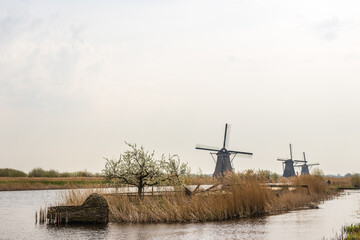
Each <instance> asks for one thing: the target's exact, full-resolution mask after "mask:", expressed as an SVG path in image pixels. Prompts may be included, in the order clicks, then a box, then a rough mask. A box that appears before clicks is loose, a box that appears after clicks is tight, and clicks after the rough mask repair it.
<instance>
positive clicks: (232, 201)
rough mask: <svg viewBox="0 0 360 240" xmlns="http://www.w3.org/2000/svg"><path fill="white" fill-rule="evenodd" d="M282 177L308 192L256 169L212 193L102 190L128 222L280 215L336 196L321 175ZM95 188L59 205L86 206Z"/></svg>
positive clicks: (66, 196) (222, 182) (221, 181)
mask: <svg viewBox="0 0 360 240" xmlns="http://www.w3.org/2000/svg"><path fill="white" fill-rule="evenodd" d="M280 180H281V181H283V183H284V184H285V183H286V184H291V185H307V186H308V189H309V191H308V190H307V188H301V187H299V188H296V189H290V190H289V189H288V188H280V189H277V190H271V189H270V188H268V187H267V185H266V182H265V181H263V180H261V179H259V177H258V175H257V174H256V173H254V172H253V171H247V172H244V173H237V174H228V175H227V176H225V177H224V178H218V179H216V181H217V183H216V184H217V185H218V186H219V188H217V189H214V190H213V191H204V192H201V191H200V192H197V193H195V192H194V194H190V195H189V194H186V193H185V191H181V188H177V190H178V191H177V192H169V193H168V194H166V193H163V194H161V195H145V196H144V197H143V198H139V197H138V196H137V195H133V196H129V195H126V194H108V193H106V192H104V191H103V192H102V194H103V196H104V197H105V198H106V199H107V201H108V204H109V207H110V220H111V221H114V222H126V223H148V222H203V221H220V220H229V219H237V218H242V217H252V216H260V215H265V214H277V213H281V212H283V211H288V210H295V209H303V208H314V207H316V205H317V204H318V202H319V201H321V200H324V199H326V198H329V197H331V196H332V195H333V194H335V191H334V190H332V189H331V187H330V186H329V184H327V183H326V181H324V179H323V178H322V177H317V176H310V175H307V176H300V177H293V178H290V179H283V178H281V179H280ZM214 181H215V180H214ZM220 186H221V187H220ZM92 192H93V190H90V189H89V190H87V191H78V190H70V191H67V192H65V193H63V195H62V196H61V198H60V199H59V205H81V204H82V202H83V201H84V200H85V199H86V197H88V196H89V195H90V194H91V193H92ZM97 192H99V193H101V191H97Z"/></svg>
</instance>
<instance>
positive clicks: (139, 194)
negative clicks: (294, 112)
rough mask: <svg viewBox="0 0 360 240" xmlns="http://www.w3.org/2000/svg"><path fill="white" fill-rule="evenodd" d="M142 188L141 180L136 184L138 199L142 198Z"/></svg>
mask: <svg viewBox="0 0 360 240" xmlns="http://www.w3.org/2000/svg"><path fill="white" fill-rule="evenodd" d="M143 189H144V185H143V183H142V180H140V181H139V185H138V197H139V198H140V199H142V191H143Z"/></svg>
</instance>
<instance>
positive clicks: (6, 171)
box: [0, 168, 27, 177]
mask: <svg viewBox="0 0 360 240" xmlns="http://www.w3.org/2000/svg"><path fill="white" fill-rule="evenodd" d="M26 176H27V174H26V173H24V172H23V171H20V170H16V169H12V168H0V177H26Z"/></svg>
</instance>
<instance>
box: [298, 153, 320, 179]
mask: <svg viewBox="0 0 360 240" xmlns="http://www.w3.org/2000/svg"><path fill="white" fill-rule="evenodd" d="M303 155H304V164H302V165H297V166H295V167H301V175H306V174H310V172H309V170H310V168H311V167H312V166H316V165H320V164H319V163H312V164H307V161H306V157H305V152H303Z"/></svg>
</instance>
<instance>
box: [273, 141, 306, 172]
mask: <svg viewBox="0 0 360 240" xmlns="http://www.w3.org/2000/svg"><path fill="white" fill-rule="evenodd" d="M289 146H290V159H281V158H278V161H281V162H283V170H284V174H283V177H292V176H295V170H294V166H295V165H294V164H297V163H298V162H304V161H302V160H294V159H293V155H292V146H291V143H290V144H289Z"/></svg>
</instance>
